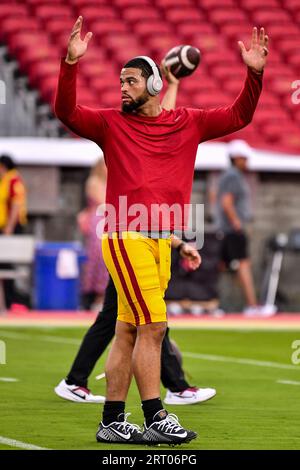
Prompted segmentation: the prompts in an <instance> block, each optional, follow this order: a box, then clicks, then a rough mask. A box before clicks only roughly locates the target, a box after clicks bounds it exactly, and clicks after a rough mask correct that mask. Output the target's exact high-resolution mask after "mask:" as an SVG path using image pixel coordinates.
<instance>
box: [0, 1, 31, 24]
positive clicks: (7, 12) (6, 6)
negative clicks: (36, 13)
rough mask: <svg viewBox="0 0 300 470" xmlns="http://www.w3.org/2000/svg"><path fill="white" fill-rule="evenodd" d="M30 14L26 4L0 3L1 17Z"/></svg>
mask: <svg viewBox="0 0 300 470" xmlns="http://www.w3.org/2000/svg"><path fill="white" fill-rule="evenodd" d="M28 14H29V11H28V8H27V6H26V5H21V4H19V3H18V4H16V3H12V2H5V3H2V4H1V5H0V19H1V20H2V19H4V18H8V17H14V18H16V17H18V16H21V17H24V16H27V15H28Z"/></svg>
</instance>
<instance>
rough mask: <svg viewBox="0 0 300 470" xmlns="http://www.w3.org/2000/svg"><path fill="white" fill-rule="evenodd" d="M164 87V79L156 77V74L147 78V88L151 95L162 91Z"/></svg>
mask: <svg viewBox="0 0 300 470" xmlns="http://www.w3.org/2000/svg"><path fill="white" fill-rule="evenodd" d="M162 87H163V81H162V79H161V78H160V77H157V78H155V76H154V74H153V75H150V77H149V78H148V80H147V90H148V93H150V95H152V96H155V95H158V93H160V92H161V90H162Z"/></svg>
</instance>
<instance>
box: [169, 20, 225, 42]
mask: <svg viewBox="0 0 300 470" xmlns="http://www.w3.org/2000/svg"><path fill="white" fill-rule="evenodd" d="M176 31H177V35H178V36H179V37H182V38H184V39H185V40H188V42H190V41H191V40H192V38H194V37H197V36H200V37H201V38H202V39H203V40H204V39H205V38H206V37H208V39H207V40H209V37H213V36H214V37H215V36H216V31H215V28H214V26H212V25H211V24H209V23H198V22H196V23H186V22H185V21H184V22H183V23H178V24H177V26H176ZM213 41H214V39H213Z"/></svg>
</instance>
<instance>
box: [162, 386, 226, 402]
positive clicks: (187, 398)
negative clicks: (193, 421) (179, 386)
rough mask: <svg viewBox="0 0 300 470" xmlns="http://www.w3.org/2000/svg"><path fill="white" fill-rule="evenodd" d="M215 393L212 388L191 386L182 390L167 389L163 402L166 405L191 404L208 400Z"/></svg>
mask: <svg viewBox="0 0 300 470" xmlns="http://www.w3.org/2000/svg"><path fill="white" fill-rule="evenodd" d="M216 393H217V392H216V390H215V389H214V388H197V387H191V388H187V389H186V390H183V392H170V390H168V391H167V395H166V397H165V399H164V403H165V404H166V405H193V404H194V403H201V402H203V401H207V400H210V399H211V398H213V397H214V396H215V395H216Z"/></svg>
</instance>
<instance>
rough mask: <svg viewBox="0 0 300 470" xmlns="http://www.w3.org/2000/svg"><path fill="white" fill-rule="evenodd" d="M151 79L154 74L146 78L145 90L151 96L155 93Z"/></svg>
mask: <svg viewBox="0 0 300 470" xmlns="http://www.w3.org/2000/svg"><path fill="white" fill-rule="evenodd" d="M153 80H154V75H150V77H149V78H148V80H147V90H148V93H149V94H150V95H151V96H155V95H156V91H155V90H154V87H153Z"/></svg>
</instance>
